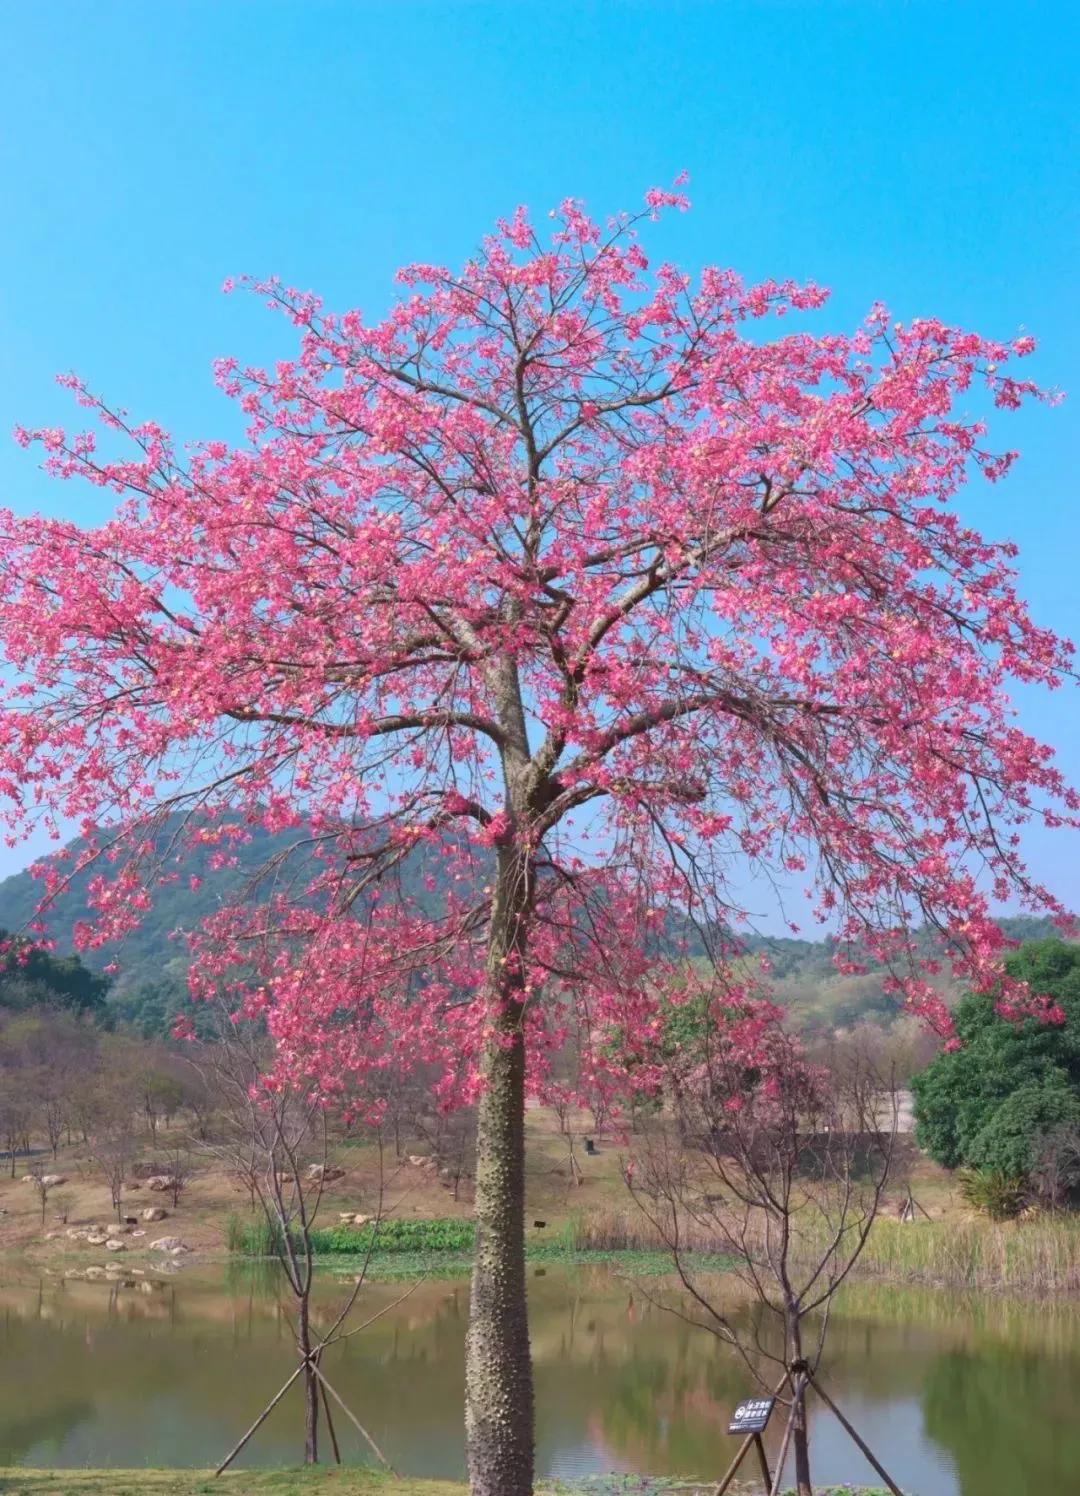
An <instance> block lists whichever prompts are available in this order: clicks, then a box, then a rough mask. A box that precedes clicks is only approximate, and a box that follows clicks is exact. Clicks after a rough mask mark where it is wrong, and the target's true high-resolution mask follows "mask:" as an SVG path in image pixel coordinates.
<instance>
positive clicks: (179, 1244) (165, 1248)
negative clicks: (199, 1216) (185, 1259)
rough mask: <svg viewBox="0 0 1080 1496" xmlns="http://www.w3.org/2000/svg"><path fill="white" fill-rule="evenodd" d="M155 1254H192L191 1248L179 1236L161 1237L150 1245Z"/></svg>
mask: <svg viewBox="0 0 1080 1496" xmlns="http://www.w3.org/2000/svg"><path fill="white" fill-rule="evenodd" d="M150 1249H151V1251H153V1252H190V1251H191V1248H190V1247H189V1246H188V1245H187V1243H186V1242H183V1241H181V1240H180V1238H179V1237H178V1236H159V1237H158V1239H157V1241H152V1242H151V1243H150Z"/></svg>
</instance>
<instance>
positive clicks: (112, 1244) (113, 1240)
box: [105, 1236, 127, 1252]
mask: <svg viewBox="0 0 1080 1496" xmlns="http://www.w3.org/2000/svg"><path fill="white" fill-rule="evenodd" d="M105 1250H106V1252H126V1251H127V1244H126V1243H125V1242H122V1241H121V1240H120V1238H119V1237H118V1236H110V1237H109V1239H108V1241H107V1242H106V1243H105Z"/></svg>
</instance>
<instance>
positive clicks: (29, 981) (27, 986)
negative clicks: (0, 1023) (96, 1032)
mask: <svg viewBox="0 0 1080 1496" xmlns="http://www.w3.org/2000/svg"><path fill="white" fill-rule="evenodd" d="M108 990H109V979H108V977H105V976H102V975H101V974H100V973H99V972H94V971H90V970H89V969H88V968H87V967H86V966H84V965H83V963H82V961H81V960H80V959H79V957H78V956H55V955H52V954H50V953H49V952H48V951H45V950H42V949H41V948H40V947H39V946H36V945H34V944H33V943H32V942H30V941H28V940H22V939H19V938H15V939H13V938H12V937H11V936H10V935H8V934H7V932H6V931H4V930H0V1008H9V1009H18V1010H24V1009H28V1008H36V1007H42V1006H45V1007H56V1008H69V1009H71V1010H72V1011H73V1012H74V1013H77V1014H79V1015H81V1016H85V1017H91V1018H97V1019H99V1020H100V1019H102V1018H104V1017H105V1016H106V1012H107V1010H106V1005H105V998H106V994H107V993H108Z"/></svg>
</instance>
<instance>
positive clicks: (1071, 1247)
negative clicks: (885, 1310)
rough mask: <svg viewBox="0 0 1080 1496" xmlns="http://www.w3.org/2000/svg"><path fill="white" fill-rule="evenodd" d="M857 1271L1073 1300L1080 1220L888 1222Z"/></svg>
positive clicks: (881, 1224)
mask: <svg viewBox="0 0 1080 1496" xmlns="http://www.w3.org/2000/svg"><path fill="white" fill-rule="evenodd" d="M857 1271H858V1275H859V1276H860V1277H863V1278H866V1277H874V1278H881V1279H886V1280H888V1281H889V1282H892V1283H918V1284H925V1285H926V1286H928V1287H935V1288H961V1289H973V1290H976V1291H980V1292H987V1291H994V1290H997V1291H1001V1292H1005V1293H1018V1294H1032V1293H1033V1294H1071V1293H1075V1292H1076V1291H1077V1290H1078V1289H1080V1218H1077V1217H1076V1216H1060V1217H1053V1216H1049V1217H1046V1218H1045V1219H1043V1220H1035V1221H1020V1222H1003V1223H995V1222H993V1221H986V1220H968V1221H964V1220H959V1221H957V1220H954V1221H920V1222H918V1223H916V1224H913V1225H902V1224H901V1223H900V1222H899V1221H892V1220H880V1221H878V1222H877V1223H876V1225H875V1226H874V1229H873V1231H872V1232H871V1233H870V1239H869V1241H868V1242H867V1244H866V1247H865V1249H864V1251H863V1254H862V1257H861V1258H860V1259H859V1264H858V1270H857Z"/></svg>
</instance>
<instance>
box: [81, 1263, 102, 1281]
mask: <svg viewBox="0 0 1080 1496" xmlns="http://www.w3.org/2000/svg"><path fill="white" fill-rule="evenodd" d="M104 1276H105V1269H104V1268H103V1267H98V1266H97V1265H96V1264H95V1266H93V1267H88V1268H86V1270H85V1271H84V1273H83V1277H84V1278H104Z"/></svg>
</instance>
